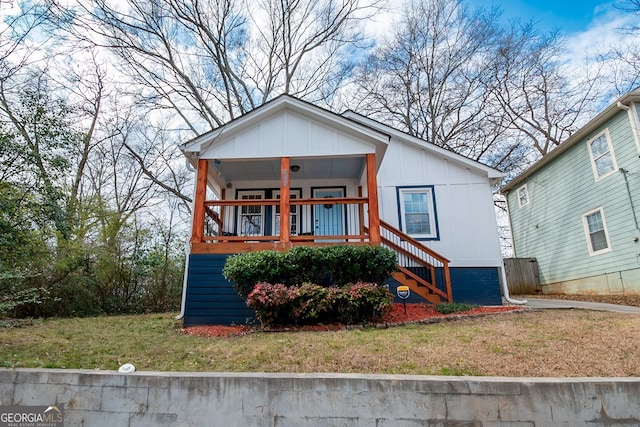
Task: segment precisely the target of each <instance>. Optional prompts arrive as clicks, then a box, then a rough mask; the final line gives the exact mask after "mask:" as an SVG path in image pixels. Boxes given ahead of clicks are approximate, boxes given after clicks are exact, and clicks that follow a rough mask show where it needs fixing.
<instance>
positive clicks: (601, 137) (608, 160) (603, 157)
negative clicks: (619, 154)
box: [588, 130, 618, 181]
mask: <svg viewBox="0 0 640 427" xmlns="http://www.w3.org/2000/svg"><path fill="white" fill-rule="evenodd" d="M588 144H589V155H590V156H591V166H592V167H593V173H594V175H595V177H596V181H597V180H599V179H601V178H604V177H605V176H607V175H610V174H611V173H613V172H615V171H616V170H617V169H618V166H617V165H616V158H615V156H614V155H613V147H612V146H611V138H610V137H609V131H608V130H604V131H603V132H602V133H600V134H598V135H597V136H596V137H595V138H593V139H590V140H589V141H588Z"/></svg>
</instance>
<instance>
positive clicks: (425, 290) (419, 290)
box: [391, 266, 442, 305]
mask: <svg viewBox="0 0 640 427" xmlns="http://www.w3.org/2000/svg"><path fill="white" fill-rule="evenodd" d="M399 269H400V271H396V272H394V273H393V274H391V277H393V278H394V279H395V280H396V281H397V282H398V283H400V284H402V285H404V286H408V287H409V289H410V290H411V292H413V293H414V294H417V295H419V296H420V297H422V298H424V299H425V300H427V301H429V302H430V303H431V304H434V305H435V304H440V303H441V302H442V298H441V297H440V295H438V294H436V293H434V292H432V291H431V290H430V288H429V287H427V286H425V285H424V284H422V283H420V282H424V279H422V278H420V277H418V276H416V275H415V274H413V273H412V272H411V271H409V270H407V269H405V268H403V267H401V266H399Z"/></svg>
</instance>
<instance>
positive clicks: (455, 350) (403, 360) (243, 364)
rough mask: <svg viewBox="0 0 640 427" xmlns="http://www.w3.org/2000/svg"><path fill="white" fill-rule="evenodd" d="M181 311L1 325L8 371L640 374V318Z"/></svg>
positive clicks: (2, 360)
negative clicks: (216, 333) (212, 332)
mask: <svg viewBox="0 0 640 427" xmlns="http://www.w3.org/2000/svg"><path fill="white" fill-rule="evenodd" d="M174 316H175V314H150V315H139V316H117V317H96V318H85V319H52V320H44V321H33V322H31V323H30V324H27V325H23V326H20V327H9V326H6V325H5V326H4V327H0V348H1V350H0V367H5V368H13V367H31V368H81V369H103V370H117V369H118V367H119V366H120V365H121V364H123V363H133V364H134V365H135V366H136V369H137V370H138V371H242V372H345V373H346V372H357V373H389V374H429V375H498V376H534V377H540V376H545V377H546V376H559V377H577V376H592V377H595V376H605V377H606V376H640V357H639V356H640V316H636V315H628V314H614V313H605V312H595V311H594V312H591V311H582V310H557V311H526V312H520V313H510V314H499V315H490V316H485V317H479V318H472V319H464V320H457V321H453V322H443V323H435V324H425V325H410V326H401V327H393V328H389V329H376V328H370V329H358V330H341V331H331V332H278V333H275V332H271V333H265V332H255V333H249V334H245V335H242V336H232V337H224V338H222V337H210V338H205V337H198V336H189V335H186V334H184V333H183V332H182V329H181V323H180V322H179V321H176V320H174V319H173V318H174Z"/></svg>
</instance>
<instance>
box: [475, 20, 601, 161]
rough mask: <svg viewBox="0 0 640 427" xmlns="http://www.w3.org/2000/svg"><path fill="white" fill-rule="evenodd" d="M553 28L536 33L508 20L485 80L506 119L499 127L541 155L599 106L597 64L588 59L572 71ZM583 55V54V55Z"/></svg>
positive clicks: (531, 27)
mask: <svg viewBox="0 0 640 427" xmlns="http://www.w3.org/2000/svg"><path fill="white" fill-rule="evenodd" d="M563 49H564V46H563V40H562V38H561V36H560V35H559V33H557V32H552V33H549V34H540V33H538V32H537V31H536V30H535V28H534V27H533V25H531V24H525V25H521V24H520V23H518V22H515V23H513V25H512V27H511V28H510V30H509V31H506V32H505V33H504V35H503V36H502V39H501V42H500V45H499V48H498V49H497V50H496V53H495V60H494V62H493V63H492V68H491V70H492V74H493V82H494V83H493V84H492V85H490V86H488V88H487V89H488V90H489V91H490V92H491V93H492V96H493V99H494V100H495V102H496V105H497V106H499V108H500V109H502V110H503V111H504V112H505V114H506V116H507V118H508V121H507V122H506V126H505V130H506V131H512V132H515V134H517V135H519V136H523V137H525V138H526V140H527V145H529V146H531V147H533V148H534V149H535V151H536V153H537V156H534V157H533V158H534V159H535V158H538V157H539V156H544V155H545V154H547V153H549V152H550V151H551V150H553V149H554V148H555V147H556V146H558V145H559V144H560V143H562V142H563V141H564V140H565V139H566V138H567V137H569V136H570V135H571V133H572V132H574V131H576V130H577V129H578V128H579V126H580V125H582V124H583V123H584V122H585V121H586V119H587V118H590V117H592V116H593V114H595V111H597V109H598V108H599V107H600V101H601V99H600V98H601V96H602V92H601V91H600V90H599V85H598V82H599V78H600V66H598V65H597V64H594V65H596V66H595V68H594V67H592V66H591V65H592V64H589V63H588V62H587V63H585V64H584V65H583V66H582V67H581V73H580V74H579V75H578V74H576V73H572V72H571V70H570V67H568V66H566V65H565V64H563V63H562V61H561V58H562V54H563ZM585 61H586V60H585Z"/></svg>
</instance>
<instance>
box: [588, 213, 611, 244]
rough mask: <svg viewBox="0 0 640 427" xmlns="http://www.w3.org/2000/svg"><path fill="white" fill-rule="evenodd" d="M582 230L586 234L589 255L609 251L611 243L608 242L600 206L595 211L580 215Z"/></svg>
mask: <svg viewBox="0 0 640 427" xmlns="http://www.w3.org/2000/svg"><path fill="white" fill-rule="evenodd" d="M582 223H583V225H584V232H585V235H586V236H587V246H588V247H589V254H590V255H598V254H601V253H605V252H609V251H610V250H611V245H610V243H609V234H608V232H607V225H606V223H605V220H604V213H603V212H602V208H599V209H596V210H595V211H591V212H587V213H586V214H584V215H583V216H582Z"/></svg>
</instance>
